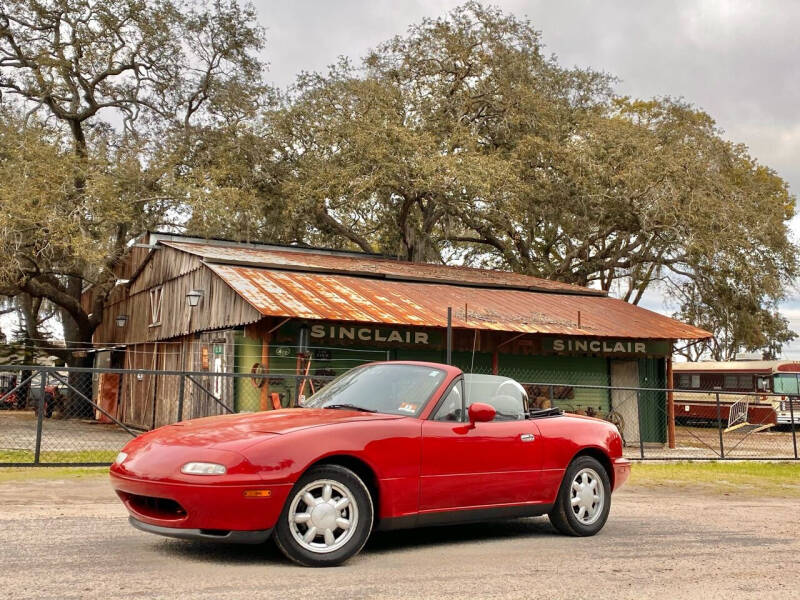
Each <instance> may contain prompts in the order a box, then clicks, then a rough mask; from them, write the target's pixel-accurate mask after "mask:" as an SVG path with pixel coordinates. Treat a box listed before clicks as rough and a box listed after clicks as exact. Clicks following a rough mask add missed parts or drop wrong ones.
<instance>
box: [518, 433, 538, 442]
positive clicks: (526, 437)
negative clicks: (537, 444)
mask: <svg viewBox="0 0 800 600" xmlns="http://www.w3.org/2000/svg"><path fill="white" fill-rule="evenodd" d="M519 439H520V440H521V441H523V442H532V441H533V440H534V439H535V438H534V435H533V434H532V433H521V434H519Z"/></svg>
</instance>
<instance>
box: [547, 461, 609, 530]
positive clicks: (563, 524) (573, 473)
mask: <svg viewBox="0 0 800 600" xmlns="http://www.w3.org/2000/svg"><path fill="white" fill-rule="evenodd" d="M592 473H593V475H591V474H592ZM579 474H583V475H584V476H585V477H582V478H584V479H586V480H587V481H591V480H592V479H596V485H597V486H598V487H602V496H601V497H602V506H601V507H600V508H599V511H598V513H597V515H596V517H594V518H593V519H592V521H591V522H590V523H586V522H584V521H583V520H581V519H579V518H578V514H577V512H576V510H575V509H573V504H572V497H573V490H572V484H573V482H575V479H576V477H578V475H579ZM576 495H577V494H576ZM576 508H578V510H580V508H579V507H576ZM610 509H611V481H610V480H609V479H608V473H607V472H606V470H605V467H603V465H601V464H600V463H599V462H598V461H597V459H595V458H592V457H591V456H579V457H578V458H576V459H575V460H573V461H572V462H571V463H570V465H569V467H567V470H566V472H565V473H564V479H563V480H562V481H561V487H560V488H559V490H558V497H557V498H556V503H555V506H554V507H553V510H552V511H550V513H548V516H549V517H550V522H551V523H552V524H553V527H555V528H556V529H557V530H558V531H560V532H561V533H563V534H564V535H571V536H579V537H584V536H590V535H594V534H596V533H597V532H598V531H600V530H601V529H602V528H603V525H605V524H606V520H607V519H608V512H609V510H610Z"/></svg>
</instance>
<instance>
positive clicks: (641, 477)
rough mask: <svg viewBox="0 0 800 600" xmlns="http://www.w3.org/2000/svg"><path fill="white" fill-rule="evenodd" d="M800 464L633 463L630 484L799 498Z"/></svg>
mask: <svg viewBox="0 0 800 600" xmlns="http://www.w3.org/2000/svg"><path fill="white" fill-rule="evenodd" d="M799 479H800V463H788V462H787V463H778V462H694V463H693V462H677V463H657V464H656V463H634V465H633V466H632V468H631V477H630V480H629V484H630V485H631V486H641V487H650V488H653V487H663V488H676V489H683V490H687V491H689V490H692V489H693V490H696V491H698V492H715V493H723V494H743V495H763V496H800V484H798V480H799Z"/></svg>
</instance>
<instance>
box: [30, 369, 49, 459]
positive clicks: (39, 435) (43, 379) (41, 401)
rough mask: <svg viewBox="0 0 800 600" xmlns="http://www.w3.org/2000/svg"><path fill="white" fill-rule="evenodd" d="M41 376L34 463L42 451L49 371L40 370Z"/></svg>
mask: <svg viewBox="0 0 800 600" xmlns="http://www.w3.org/2000/svg"><path fill="white" fill-rule="evenodd" d="M39 378H40V380H41V383H40V384H39V408H38V409H37V411H36V448H35V449H34V451H33V464H35V465H38V464H39V457H40V455H41V452H42V423H43V421H44V411H45V410H46V409H45V402H44V396H45V386H46V385H47V373H46V372H44V371H39Z"/></svg>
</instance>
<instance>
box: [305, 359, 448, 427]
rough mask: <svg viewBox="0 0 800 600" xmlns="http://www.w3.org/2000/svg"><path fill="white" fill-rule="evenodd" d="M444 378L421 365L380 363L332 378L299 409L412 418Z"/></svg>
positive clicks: (357, 368)
mask: <svg viewBox="0 0 800 600" xmlns="http://www.w3.org/2000/svg"><path fill="white" fill-rule="evenodd" d="M444 378H445V372H444V371H442V370H441V369H436V368H434V367H425V366H422V365H404V364H391V363H382V364H376V365H368V366H365V367H356V368H355V369H353V370H352V371H348V372H347V373H345V374H344V375H341V376H340V377H338V378H336V379H334V380H333V381H332V382H330V383H329V384H328V385H326V386H325V387H324V388H322V389H321V390H320V391H318V392H317V393H316V394H314V395H313V396H311V397H310V398H309V399H308V400H307V401H306V402H305V403H304V404H303V406H304V407H305V408H331V409H335V408H350V409H354V410H364V411H370V412H379V413H387V414H391V415H405V416H411V417H416V416H418V415H419V413H420V412H421V411H422V409H423V408H424V406H425V404H427V402H428V400H430V397H431V395H433V393H434V392H435V391H436V389H437V388H438V387H439V386H440V385H441V384H442V382H443V381H444Z"/></svg>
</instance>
